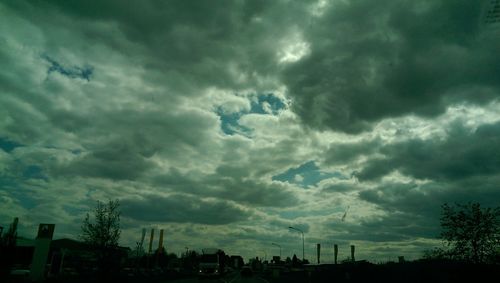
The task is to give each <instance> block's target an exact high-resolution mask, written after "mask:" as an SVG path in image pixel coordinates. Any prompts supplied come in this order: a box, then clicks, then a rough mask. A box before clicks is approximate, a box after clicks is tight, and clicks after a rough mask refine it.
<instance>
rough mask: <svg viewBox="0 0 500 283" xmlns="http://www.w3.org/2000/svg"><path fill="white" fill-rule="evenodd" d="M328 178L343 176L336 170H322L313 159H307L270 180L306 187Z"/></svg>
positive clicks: (342, 177)
mask: <svg viewBox="0 0 500 283" xmlns="http://www.w3.org/2000/svg"><path fill="white" fill-rule="evenodd" d="M328 178H338V179H345V177H344V176H343V175H342V174H340V173H338V172H333V173H328V172H323V171H321V170H320V168H319V167H318V166H317V165H316V163H315V162H314V161H309V162H306V163H304V164H302V165H300V166H299V167H296V168H290V169H288V170H287V171H285V172H284V173H281V174H279V175H276V176H273V177H272V180H273V181H281V182H288V183H291V184H297V185H300V186H303V187H308V186H316V185H317V184H318V183H319V182H320V181H322V180H324V179H328Z"/></svg>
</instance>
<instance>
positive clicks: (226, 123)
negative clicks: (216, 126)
mask: <svg viewBox="0 0 500 283" xmlns="http://www.w3.org/2000/svg"><path fill="white" fill-rule="evenodd" d="M285 108H286V105H285V103H283V101H282V100H281V99H280V98H278V97H276V96H274V95H273V94H272V93H270V94H259V95H257V96H256V98H254V99H252V101H251V107H250V111H240V112H233V113H225V112H224V111H223V109H222V107H219V108H217V110H216V113H217V115H218V116H219V117H220V119H221V129H222V131H223V132H224V133H225V134H226V135H234V134H240V135H244V136H247V137H248V136H250V134H251V132H252V129H250V128H248V127H245V126H242V125H240V123H239V120H240V118H241V117H242V116H244V115H247V114H261V115H277V114H278V113H279V111H281V110H282V109H285Z"/></svg>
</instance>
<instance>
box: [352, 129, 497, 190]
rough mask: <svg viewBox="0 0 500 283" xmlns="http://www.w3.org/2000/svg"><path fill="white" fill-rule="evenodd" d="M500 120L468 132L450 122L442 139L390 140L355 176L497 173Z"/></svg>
mask: <svg viewBox="0 0 500 283" xmlns="http://www.w3.org/2000/svg"><path fill="white" fill-rule="evenodd" d="M499 143H500V123H495V124H485V125H482V126H480V127H479V128H477V129H476V130H475V131H473V132H470V131H469V130H468V129H466V128H463V126H462V125H454V128H452V129H450V130H449V133H448V136H447V137H446V139H444V140H437V139H436V140H434V139H432V140H421V139H412V140H409V141H405V142H401V143H397V144H391V145H387V146H384V147H382V148H381V149H380V151H379V152H380V153H381V154H382V155H383V157H381V158H380V159H374V160H372V161H370V162H368V164H367V166H366V167H365V168H364V169H363V171H361V172H360V173H359V174H358V175H357V176H358V178H359V179H361V180H370V179H374V178H380V177H383V176H384V175H386V174H388V173H390V172H392V171H393V170H398V171H400V172H401V173H403V174H405V175H409V176H412V177H415V178H418V179H432V180H456V179H462V178H468V177H473V176H488V175H496V174H498V170H499V169H500V154H499V153H498V150H496V148H497V146H498V144H499Z"/></svg>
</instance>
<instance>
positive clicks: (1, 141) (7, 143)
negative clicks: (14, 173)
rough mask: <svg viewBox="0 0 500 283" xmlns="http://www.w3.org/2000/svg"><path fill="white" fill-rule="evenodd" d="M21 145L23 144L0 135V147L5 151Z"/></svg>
mask: <svg viewBox="0 0 500 283" xmlns="http://www.w3.org/2000/svg"><path fill="white" fill-rule="evenodd" d="M21 146H23V145H22V144H20V143H17V142H15V141H11V140H9V139H5V138H2V137H0V149H2V150H3V151H5V152H11V151H13V150H14V149H15V148H16V147H21Z"/></svg>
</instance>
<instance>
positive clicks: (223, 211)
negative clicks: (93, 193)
mask: <svg viewBox="0 0 500 283" xmlns="http://www.w3.org/2000/svg"><path fill="white" fill-rule="evenodd" d="M121 204H122V211H123V216H124V217H129V218H133V219H136V220H143V221H155V222H180V223H184V222H190V223H199V224H211V225H222V224H229V223H232V222H237V221H243V220H246V219H247V218H248V217H249V216H250V215H251V213H250V212H248V211H245V210H242V209H241V208H239V207H237V206H235V205H232V204H231V203H229V202H225V201H220V200H202V199H199V198H197V197H193V196H189V195H181V194H176V195H170V196H160V195H146V196H144V197H142V198H140V199H132V198H128V199H123V200H122V201H121Z"/></svg>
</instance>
